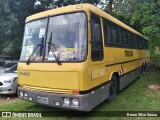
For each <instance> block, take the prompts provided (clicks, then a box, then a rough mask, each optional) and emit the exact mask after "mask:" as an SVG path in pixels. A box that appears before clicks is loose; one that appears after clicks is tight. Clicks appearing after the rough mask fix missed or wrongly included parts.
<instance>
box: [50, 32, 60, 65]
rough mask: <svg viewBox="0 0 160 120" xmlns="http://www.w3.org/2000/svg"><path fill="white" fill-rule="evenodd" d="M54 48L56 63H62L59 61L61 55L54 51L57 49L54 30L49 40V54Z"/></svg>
mask: <svg viewBox="0 0 160 120" xmlns="http://www.w3.org/2000/svg"><path fill="white" fill-rule="evenodd" d="M52 50H53V54H54V55H53V56H54V58H55V60H56V63H57V64H58V65H62V64H61V62H60V61H59V55H56V54H55V53H54V52H55V51H56V50H57V49H56V46H55V45H54V43H52V32H51V35H50V38H49V42H48V54H49V52H50V51H52Z"/></svg>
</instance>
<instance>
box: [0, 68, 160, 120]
mask: <svg viewBox="0 0 160 120" xmlns="http://www.w3.org/2000/svg"><path fill="white" fill-rule="evenodd" d="M159 74H160V71H149V72H147V73H146V75H145V77H143V78H141V79H138V80H136V81H135V82H133V83H132V84H130V85H129V86H128V87H126V88H125V89H124V90H123V91H121V92H120V93H119V94H118V95H117V97H116V99H115V100H114V101H113V102H110V103H109V102H107V101H104V102H103V103H101V104H100V105H99V106H97V107H96V108H95V109H93V111H92V112H90V113H87V114H88V117H85V118H84V117H80V118H79V116H77V117H73V118H71V119H72V120H78V119H88V120H99V119H101V120H106V119H107V118H106V117H100V116H101V115H100V114H101V112H98V111H160V102H159V101H160V92H159V93H158V92H156V91H153V90H151V89H149V88H148V86H149V85H153V84H160V75H159ZM0 110H1V111H61V112H58V113H54V112H53V113H52V116H56V115H57V116H59V117H52V118H47V117H46V118H45V119H56V120H58V119H59V120H63V119H70V118H67V117H65V115H63V114H65V113H67V112H70V113H71V114H72V115H73V114H77V112H74V111H68V110H62V109H58V108H52V107H46V106H41V105H36V104H33V103H30V102H27V101H23V100H17V101H16V102H15V103H14V104H13V103H12V104H7V105H1V106H0ZM78 113H79V115H82V116H83V115H84V113H82V112H78ZM159 113H160V112H159ZM106 114H107V112H106ZM85 115H86V114H85ZM60 116H61V117H60ZM96 116H97V117H96ZM5 119H7V118H5ZM8 119H9V118H8ZM16 119H17V118H16ZM19 119H22V118H19ZM25 119H27V118H25ZM28 119H29V118H28ZM34 119H35V118H34ZM42 119H44V118H42ZM108 119H114V120H124V119H126V120H128V119H129V120H130V119H135V120H142V119H146V118H144V117H136V118H133V117H108ZM147 119H149V120H153V119H156V120H158V119H159V118H156V117H154V118H153V117H152V118H150V117H147Z"/></svg>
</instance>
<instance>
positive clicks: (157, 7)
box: [130, 0, 160, 60]
mask: <svg viewBox="0 0 160 120" xmlns="http://www.w3.org/2000/svg"><path fill="white" fill-rule="evenodd" d="M135 8H136V9H135V11H134V12H133V13H132V17H131V19H130V23H131V24H132V25H135V26H136V28H137V29H139V31H142V32H143V34H144V35H146V36H147V37H148V38H149V40H150V48H151V57H152V58H153V59H154V58H155V57H156V56H157V55H156V54H155V53H154V51H155V49H156V46H160V22H159V21H160V0H147V1H145V2H143V3H141V4H137V5H136V6H135ZM159 58H160V56H159ZM159 60H160V59H159Z"/></svg>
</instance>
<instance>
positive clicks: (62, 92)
mask: <svg viewBox="0 0 160 120" xmlns="http://www.w3.org/2000/svg"><path fill="white" fill-rule="evenodd" d="M22 88H26V89H32V90H38V91H42V92H51V93H59V94H71V90H66V89H53V88H42V87H35V86H27V85H22Z"/></svg>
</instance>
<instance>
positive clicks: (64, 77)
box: [18, 4, 150, 93]
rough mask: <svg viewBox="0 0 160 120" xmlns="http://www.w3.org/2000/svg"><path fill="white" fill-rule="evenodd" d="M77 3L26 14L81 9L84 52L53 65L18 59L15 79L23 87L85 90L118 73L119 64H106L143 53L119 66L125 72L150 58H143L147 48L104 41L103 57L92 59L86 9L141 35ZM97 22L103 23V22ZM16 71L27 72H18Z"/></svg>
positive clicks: (37, 16) (107, 16)
mask: <svg viewBox="0 0 160 120" xmlns="http://www.w3.org/2000/svg"><path fill="white" fill-rule="evenodd" d="M80 6H82V7H77V5H73V6H67V7H62V8H57V9H53V10H49V11H45V12H41V13H38V14H35V15H32V16H29V17H28V18H27V19H26V22H29V21H32V20H35V19H39V18H44V17H47V16H52V15H57V14H63V13H71V12H76V11H84V12H85V13H86V14H87V17H88V54H87V59H86V61H84V62H75V63H74V62H73V63H62V65H60V66H59V65H57V63H30V64H29V65H26V63H22V62H21V63H19V64H18V83H19V84H20V85H21V86H22V87H24V88H27V89H36V90H39V91H46V92H56V93H63V92H64V93H70V92H69V91H71V90H77V89H78V90H80V91H85V90H88V89H91V88H93V87H96V86H97V85H100V84H102V83H104V82H106V81H109V80H110V79H111V77H112V74H113V73H115V72H117V73H118V74H119V71H120V67H121V65H122V64H118V65H114V66H108V67H106V65H110V64H115V63H120V62H125V61H131V60H134V59H139V58H144V57H145V58H144V59H141V60H137V61H133V62H129V63H125V64H123V69H124V71H125V72H126V73H127V72H129V71H131V70H134V69H136V68H138V67H140V66H141V65H142V63H145V62H146V63H148V62H149V61H150V59H149V58H146V57H149V51H148V50H135V49H127V48H113V47H105V45H104V42H103V48H104V49H103V50H104V59H103V60H102V61H92V60H91V43H90V41H91V30H90V22H89V21H90V17H89V16H90V12H94V13H96V14H97V15H99V16H101V17H104V18H106V19H109V20H110V21H112V22H114V23H116V24H118V25H120V26H122V27H124V28H126V29H128V30H129V31H131V32H133V33H135V34H137V35H140V36H142V37H144V36H143V35H142V34H140V33H139V32H137V31H135V30H133V29H132V28H130V27H129V26H127V25H125V24H124V23H122V22H120V21H119V20H117V19H115V18H114V17H112V16H110V15H109V14H107V13H105V12H103V11H102V10H100V9H99V8H97V7H95V6H93V5H89V4H81V5H80ZM101 21H102V20H101ZM101 26H102V27H103V25H101ZM102 30H103V29H102ZM104 34H105V33H104V32H103V31H102V36H104ZM102 38H103V37H102ZM103 41H104V40H103ZM125 50H128V51H133V56H130V57H125V52H124V51H125ZM20 72H30V76H23V75H20ZM65 90H67V91H68V92H66V91H65ZM59 91H60V92H59Z"/></svg>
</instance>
